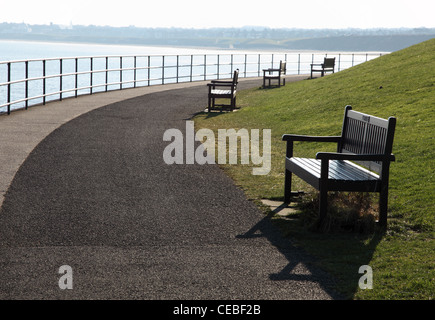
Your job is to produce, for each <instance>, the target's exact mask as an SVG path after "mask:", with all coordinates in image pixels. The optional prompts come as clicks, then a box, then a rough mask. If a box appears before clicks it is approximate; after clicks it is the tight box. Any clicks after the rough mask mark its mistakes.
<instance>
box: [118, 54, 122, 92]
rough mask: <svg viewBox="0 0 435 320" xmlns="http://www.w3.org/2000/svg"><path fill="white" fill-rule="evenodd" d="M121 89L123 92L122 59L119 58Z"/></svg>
mask: <svg viewBox="0 0 435 320" xmlns="http://www.w3.org/2000/svg"><path fill="white" fill-rule="evenodd" d="M119 89H120V90H122V57H119Z"/></svg>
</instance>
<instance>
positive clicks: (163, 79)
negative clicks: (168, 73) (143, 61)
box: [162, 56, 165, 84]
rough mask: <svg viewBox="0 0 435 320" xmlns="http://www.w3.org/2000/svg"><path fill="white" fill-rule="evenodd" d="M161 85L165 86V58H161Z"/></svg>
mask: <svg viewBox="0 0 435 320" xmlns="http://www.w3.org/2000/svg"><path fill="white" fill-rule="evenodd" d="M162 84H165V56H162Z"/></svg>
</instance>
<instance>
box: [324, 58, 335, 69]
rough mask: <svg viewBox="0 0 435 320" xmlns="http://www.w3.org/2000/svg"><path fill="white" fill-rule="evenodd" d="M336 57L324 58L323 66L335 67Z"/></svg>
mask: <svg viewBox="0 0 435 320" xmlns="http://www.w3.org/2000/svg"><path fill="white" fill-rule="evenodd" d="M334 66H335V58H325V59H324V60H323V68H328V69H334Z"/></svg>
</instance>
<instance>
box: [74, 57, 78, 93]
mask: <svg viewBox="0 0 435 320" xmlns="http://www.w3.org/2000/svg"><path fill="white" fill-rule="evenodd" d="M78 69H79V59H78V58H75V84H74V88H75V89H76V90H75V97H76V98H77V95H78V92H77V88H78V80H79V79H78V78H79V75H78V74H77V72H78Z"/></svg>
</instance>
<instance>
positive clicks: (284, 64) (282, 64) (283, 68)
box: [279, 61, 287, 75]
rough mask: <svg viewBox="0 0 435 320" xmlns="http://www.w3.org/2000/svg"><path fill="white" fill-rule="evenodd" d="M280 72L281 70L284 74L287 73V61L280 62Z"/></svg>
mask: <svg viewBox="0 0 435 320" xmlns="http://www.w3.org/2000/svg"><path fill="white" fill-rule="evenodd" d="M279 70H280V71H279V72H280V74H283V75H285V74H286V72H287V62H285V61H280V62H279Z"/></svg>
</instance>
